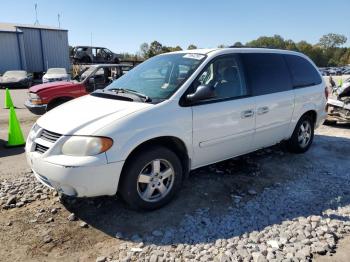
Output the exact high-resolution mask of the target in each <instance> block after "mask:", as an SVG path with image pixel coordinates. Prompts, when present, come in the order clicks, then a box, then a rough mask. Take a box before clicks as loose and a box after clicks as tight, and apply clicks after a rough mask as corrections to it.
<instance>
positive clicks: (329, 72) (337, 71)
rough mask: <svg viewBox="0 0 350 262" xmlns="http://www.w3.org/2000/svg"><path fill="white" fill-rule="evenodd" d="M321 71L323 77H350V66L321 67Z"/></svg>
mask: <svg viewBox="0 0 350 262" xmlns="http://www.w3.org/2000/svg"><path fill="white" fill-rule="evenodd" d="M319 71H320V72H321V74H322V75H323V76H335V75H349V74H350V66H343V67H324V68H322V67H320V68H319Z"/></svg>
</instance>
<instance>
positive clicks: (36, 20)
mask: <svg viewBox="0 0 350 262" xmlns="http://www.w3.org/2000/svg"><path fill="white" fill-rule="evenodd" d="M34 8H35V22H34V25H38V24H39V20H38V10H37V9H38V4H37V3H35V5H34Z"/></svg>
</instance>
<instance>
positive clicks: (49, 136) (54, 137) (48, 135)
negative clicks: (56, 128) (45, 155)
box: [40, 129, 62, 143]
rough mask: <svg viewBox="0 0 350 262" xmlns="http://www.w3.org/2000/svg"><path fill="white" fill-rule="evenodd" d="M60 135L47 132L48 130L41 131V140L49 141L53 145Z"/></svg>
mask: <svg viewBox="0 0 350 262" xmlns="http://www.w3.org/2000/svg"><path fill="white" fill-rule="evenodd" d="M61 136H62V135H60V134H57V133H54V132H51V131H48V130H45V129H44V130H43V131H42V132H41V136H40V138H41V139H44V140H46V141H49V142H51V143H55V142H56V141H57V139H59V138H60V137H61Z"/></svg>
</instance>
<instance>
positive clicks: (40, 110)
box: [24, 100, 47, 115]
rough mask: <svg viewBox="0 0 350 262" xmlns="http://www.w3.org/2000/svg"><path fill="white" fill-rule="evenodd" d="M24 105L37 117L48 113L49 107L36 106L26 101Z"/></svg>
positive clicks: (44, 105)
mask: <svg viewBox="0 0 350 262" xmlns="http://www.w3.org/2000/svg"><path fill="white" fill-rule="evenodd" d="M24 105H25V107H26V108H28V110H29V111H30V112H32V113H33V114H35V115H43V114H45V113H46V109H47V105H46V104H43V105H34V104H32V103H31V102H30V100H26V101H25V102H24Z"/></svg>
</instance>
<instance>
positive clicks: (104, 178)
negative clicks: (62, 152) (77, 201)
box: [27, 152, 124, 197]
mask: <svg viewBox="0 0 350 262" xmlns="http://www.w3.org/2000/svg"><path fill="white" fill-rule="evenodd" d="M27 161H28V164H29V165H30V167H31V169H32V170H33V173H34V176H35V177H36V178H37V179H38V180H39V181H40V182H41V183H42V184H44V185H45V186H48V187H50V188H54V189H56V190H57V191H59V192H61V193H62V194H64V195H68V196H76V197H95V196H103V195H115V194H116V192H117V188H118V181H119V177H120V173H121V170H122V167H123V164H124V162H115V163H109V164H107V163H106V164H104V165H97V166H64V165H59V164H55V163H50V162H48V161H46V160H45V159H43V158H42V157H41V154H39V153H37V152H30V153H27Z"/></svg>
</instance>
